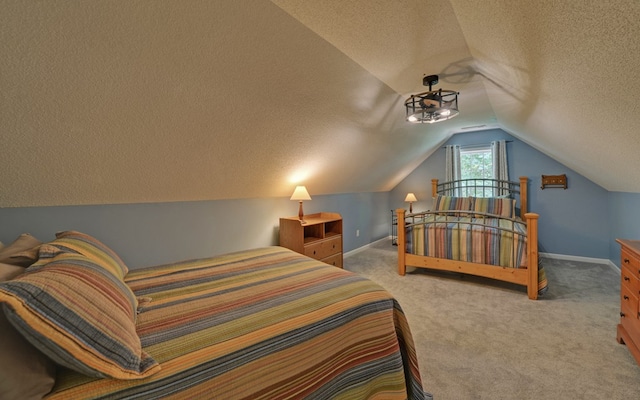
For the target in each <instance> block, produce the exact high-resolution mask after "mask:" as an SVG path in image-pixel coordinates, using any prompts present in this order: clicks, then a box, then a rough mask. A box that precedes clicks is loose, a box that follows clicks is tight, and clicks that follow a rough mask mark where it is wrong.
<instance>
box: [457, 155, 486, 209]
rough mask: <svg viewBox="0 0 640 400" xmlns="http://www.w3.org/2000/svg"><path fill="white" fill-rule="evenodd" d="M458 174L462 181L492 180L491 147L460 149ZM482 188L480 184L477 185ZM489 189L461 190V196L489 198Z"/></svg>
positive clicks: (471, 188)
mask: <svg viewBox="0 0 640 400" xmlns="http://www.w3.org/2000/svg"><path fill="white" fill-rule="evenodd" d="M460 172H461V178H462V179H491V178H493V156H492V153H491V146H483V147H474V148H469V149H460ZM477 184H478V186H482V182H478V183H477ZM492 190H493V189H491V188H486V189H484V191H482V190H481V189H479V188H478V189H476V188H475V187H467V188H462V196H476V197H490V196H491V194H492Z"/></svg>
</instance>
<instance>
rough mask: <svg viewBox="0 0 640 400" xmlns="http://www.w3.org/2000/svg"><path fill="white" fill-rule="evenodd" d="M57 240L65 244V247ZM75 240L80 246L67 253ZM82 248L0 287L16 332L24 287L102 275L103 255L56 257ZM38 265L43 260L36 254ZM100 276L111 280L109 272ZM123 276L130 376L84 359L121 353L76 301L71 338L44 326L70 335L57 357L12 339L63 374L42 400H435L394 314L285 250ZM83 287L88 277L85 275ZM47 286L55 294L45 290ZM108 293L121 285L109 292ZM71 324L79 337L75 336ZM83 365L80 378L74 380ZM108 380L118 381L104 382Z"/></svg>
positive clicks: (33, 330)
mask: <svg viewBox="0 0 640 400" xmlns="http://www.w3.org/2000/svg"><path fill="white" fill-rule="evenodd" d="M61 239H62V241H63V242H64V241H65V240H66V241H67V242H66V243H60V242H59V241H60V240H61ZM70 240H71V241H74V240H75V244H73V243H72V245H70V244H69V243H71V241H70ZM86 240H87V239H86V237H85V236H80V234H76V233H72V234H71V235H67V236H66V237H62V238H59V239H58V243H57V244H56V243H55V241H54V242H53V243H54V245H55V246H57V249H59V250H60V249H61V252H59V251H57V250H56V251H51V247H50V246H49V245H47V246H43V247H44V248H48V249H49V251H48V254H45V257H44V258H42V257H41V260H40V261H38V262H36V264H35V265H33V266H32V267H30V268H28V269H27V273H26V274H24V275H22V276H21V277H18V278H16V279H14V280H11V281H9V282H5V283H2V284H0V295H1V296H2V297H0V300H2V301H5V302H6V305H8V307H5V309H6V310H8V312H7V315H8V316H9V317H10V318H9V319H10V320H11V321H12V323H14V325H17V326H20V325H21V322H19V321H23V322H24V321H26V323H27V324H30V323H31V322H32V321H30V320H29V317H28V316H27V314H28V313H29V312H33V311H29V310H27V311H24V310H22V309H21V306H20V305H19V304H18V303H19V302H23V301H27V302H28V303H33V304H34V307H37V304H36V303H38V302H37V300H35V299H29V296H30V295H24V294H21V291H24V290H26V291H30V290H31V289H29V286H34V287H35V286H37V284H38V283H37V282H34V279H33V277H35V276H37V275H36V274H37V273H39V272H42V271H44V270H46V269H53V270H55V269H57V270H58V271H59V272H60V273H62V274H67V273H74V272H73V271H77V270H82V269H83V268H88V269H91V270H92V271H93V272H95V271H96V270H99V269H100V267H99V266H96V265H95V264H97V262H96V260H97V259H98V258H100V257H102V256H104V254H101V255H100V256H99V257H95V256H91V255H89V256H87V257H81V256H78V255H77V254H71V255H69V254H63V253H65V252H67V251H68V252H71V253H75V252H76V251H78V249H80V250H79V251H80V252H81V253H82V252H84V246H85V243H84V242H85V241H86ZM78 243H81V244H80V245H77V244H78ZM76 245H77V246H76ZM74 246H75V247H74ZM92 251H93V250H92ZM40 253H41V255H43V250H40ZM61 257H62V258H61ZM43 259H45V260H46V261H42V260H43ZM78 259H80V260H81V262H79V261H78ZM65 265H67V266H66V267H65ZM104 269H106V270H110V271H111V270H113V269H114V268H113V265H108V266H106V267H105V268H104ZM116 269H117V268H116ZM53 270H52V271H51V272H50V273H53V272H54V271H53ZM100 274H101V277H99V278H95V279H96V281H95V282H92V281H91V279H93V278H87V279H88V280H86V282H87V283H89V284H90V285H91V286H104V287H107V285H106V284H104V285H103V284H101V283H96V282H99V280H100V279H102V276H103V275H105V274H106V273H105V272H104V271H102V270H101V271H100ZM29 275H32V279H31V281H29V278H28V277H29ZM116 275H117V274H116ZM123 275H124V278H123V279H122V282H123V283H124V286H123V289H122V290H126V288H130V289H131V290H132V293H133V294H134V296H135V298H134V300H135V302H136V303H137V304H136V307H135V309H134V310H137V315H134V316H133V317H132V318H133V320H134V322H133V323H134V324H135V332H136V334H137V335H138V337H139V341H140V348H139V353H138V354H139V355H140V357H139V358H137V357H130V360H128V361H131V358H134V359H135V360H134V364H136V363H137V364H136V365H134V367H133V368H125V367H126V366H123V364H126V362H127V360H125V361H122V360H117V357H114V358H116V360H115V361H114V365H115V367H114V365H109V366H107V368H103V366H102V365H99V363H100V362H103V361H104V360H102V361H98V362H95V360H93V359H92V358H91V356H93V355H94V354H95V353H101V354H100V357H105V352H104V351H103V350H101V349H100V347H101V346H102V347H106V348H110V351H113V349H114V348H116V347H118V346H119V345H120V343H118V342H119V341H120V338H119V337H110V332H111V331H112V330H113V331H115V329H116V328H115V327H112V326H110V323H109V322H104V321H105V320H107V318H111V316H112V313H114V312H115V311H114V310H110V311H104V315H100V313H101V312H100V310H99V309H93V308H90V307H89V306H85V304H84V303H82V302H80V301H77V300H75V301H71V302H70V304H67V307H68V308H74V310H73V312H74V313H76V314H77V315H76V316H75V317H68V316H66V317H65V316H58V318H60V319H61V320H64V319H67V321H62V322H60V325H61V326H65V325H67V324H68V325H69V326H66V327H63V328H60V327H59V326H58V322H53V323H51V324H50V325H51V326H54V327H55V329H67V330H71V331H72V332H71V333H70V334H68V335H66V336H64V338H63V340H58V339H55V340H56V342H57V345H55V346H50V345H48V344H43V343H42V340H40V339H42V338H43V337H44V338H45V339H47V338H46V336H47V335H48V333H46V331H43V330H42V329H41V328H40V327H39V326H37V324H38V322H33V324H32V325H34V326H31V327H24V326H22V327H21V328H20V329H19V330H20V331H23V330H24V332H22V333H23V334H25V336H27V337H30V341H31V342H32V343H34V344H36V346H37V347H38V348H40V349H41V350H44V351H45V352H46V353H47V354H49V355H50V356H51V357H53V358H54V359H55V360H56V361H57V362H58V363H59V364H63V365H66V366H67V367H66V368H65V367H58V371H57V377H56V379H55V386H54V388H53V391H52V392H51V393H50V394H49V396H47V398H50V399H65V400H66V399H80V398H83V399H84V398H136V399H138V398H140V399H158V398H163V399H165V398H181V399H185V398H207V399H283V398H317V399H329V398H331V399H335V398H343V399H365V398H380V399H407V398H409V399H423V398H430V395H428V394H425V393H424V392H423V390H422V384H421V380H420V373H419V369H418V364H417V360H416V354H415V348H414V344H413V340H412V337H411V333H410V330H409V326H408V325H407V321H406V318H405V316H404V314H403V312H402V310H401V308H400V306H399V305H398V303H397V302H396V300H395V299H394V298H393V297H391V295H390V294H389V293H388V292H386V291H385V290H384V289H382V288H381V287H380V286H378V285H376V284H375V283H373V282H372V281H370V280H368V279H366V278H363V277H360V276H358V275H356V274H353V273H350V272H348V271H345V270H342V269H339V268H335V267H332V266H329V265H327V264H324V263H321V262H319V261H316V260H313V259H311V258H308V257H306V256H303V255H300V254H298V253H295V252H293V251H290V250H288V249H285V248H282V247H267V248H260V249H254V250H248V251H243V252H237V253H232V254H227V255H223V256H219V257H214V258H207V259H199V260H192V261H186V262H182V263H177V264H171V265H165V266H157V267H152V268H145V269H137V270H132V271H129V272H128V273H126V274H123ZM25 276H26V277H27V278H26V279H25ZM87 276H89V277H91V276H92V275H91V273H89V272H87ZM64 279H67V278H64ZM83 279H84V278H83ZM48 282H49V284H53V283H52V282H53V280H51V279H48ZM114 287H119V284H118V283H117V282H116V283H115V284H114V286H113V287H110V288H107V289H105V291H106V292H111V291H113V290H115V289H114ZM49 289H50V288H49ZM50 290H51V291H52V292H54V291H55V290H54V289H50ZM36 291H37V289H34V290H33V292H34V293H35V292H36ZM21 296H22V298H20V299H19V300H16V298H19V297H21ZM54 296H55V294H54ZM64 296H66V295H64ZM64 296H61V297H64ZM126 297H127V296H124V297H122V298H126ZM24 298H27V300H24ZM84 300H85V301H87V302H91V301H90V300H89V299H87V298H85V299H84ZM116 303H117V304H118V306H117V307H121V308H123V309H125V311H126V309H127V308H128V307H127V306H124V305H123V301H116ZM63 311H64V310H63ZM66 311H69V310H66ZM62 314H64V312H62ZM134 314H135V312H134ZM78 315H80V316H81V319H84V320H86V321H83V324H85V325H86V326H82V325H79V324H78V321H77V320H75V322H73V323H71V322H69V321H72V320H74V318H76V317H77V316H78ZM107 316H108V317H107ZM51 318H54V317H53V316H51V315H49V316H45V319H51ZM73 324H76V325H79V326H78V327H77V328H73V326H71V325H73ZM101 324H103V325H105V326H103V327H102V329H103V330H104V331H103V332H101V333H99V336H100V340H98V342H99V343H97V345H96V346H95V348H91V344H86V343H81V342H83V341H84V339H82V338H83V336H82V335H83V332H82V331H87V330H92V329H97V327H100V326H101ZM87 326H88V327H89V328H87ZM74 329H75V331H73V330H74ZM38 331H39V332H38ZM43 332H44V333H43ZM56 335H57V333H51V336H52V337H55V336H56ZM74 336H75V337H77V338H80V339H78V340H75V343H73V344H72V345H71V344H69V343H68V342H69V341H73V339H74V338H73V337H74ZM34 338H35V339H34ZM88 340H90V339H88ZM78 343H79V344H78ZM47 347H49V348H47ZM65 347H66V348H67V349H66V351H68V352H69V353H68V354H61V353H60V348H65ZM133 347H135V346H133ZM107 355H108V354H107ZM69 357H72V358H73V359H72V360H70V359H69ZM125 358H127V357H125ZM78 363H79V364H81V365H82V364H84V365H85V367H87V369H86V370H82V367H80V368H78V367H77V365H78ZM129 367H130V366H129ZM74 369H75V370H74ZM78 370H81V371H82V372H78ZM105 371H106V372H105ZM110 371H111V372H110ZM109 374H112V375H113V374H116V375H119V377H118V378H117V379H116V378H113V377H111V376H104V375H109ZM90 375H93V376H90ZM100 376H104V377H100Z"/></svg>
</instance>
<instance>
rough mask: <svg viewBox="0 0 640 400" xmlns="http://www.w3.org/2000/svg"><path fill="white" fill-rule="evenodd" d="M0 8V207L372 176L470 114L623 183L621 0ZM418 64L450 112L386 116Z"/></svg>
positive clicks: (626, 119) (625, 76) (232, 192)
mask: <svg viewBox="0 0 640 400" xmlns="http://www.w3.org/2000/svg"><path fill="white" fill-rule="evenodd" d="M0 9H2V13H0V138H1V140H2V145H1V146H0V157H1V159H2V161H3V163H4V165H5V168H4V169H3V171H4V173H3V174H0V188H1V189H0V207H21V206H40V205H78V204H110V203H138V202H162V201H188V200H209V199H232V198H254V197H279V196H288V195H290V193H291V191H292V188H293V186H294V184H295V183H298V182H302V183H304V184H306V185H307V187H308V188H309V191H310V192H311V194H312V196H313V195H314V194H327V193H351V192H369V191H386V190H390V189H392V188H393V187H394V186H395V185H396V184H397V183H398V182H399V181H400V180H402V179H403V178H404V177H405V176H406V175H407V174H408V173H409V172H411V171H412V170H413V168H415V167H416V166H417V165H419V164H420V163H421V162H422V161H423V160H424V159H425V158H426V157H428V156H429V155H430V154H431V153H432V152H433V151H435V149H437V148H438V147H439V146H440V145H441V144H442V143H443V141H445V140H446V139H447V138H448V137H449V136H450V135H451V134H453V133H455V132H458V131H460V130H461V129H462V128H464V127H469V126H479V125H480V126H485V127H501V128H503V129H505V130H506V131H507V132H509V133H510V134H512V135H514V136H515V137H518V138H519V139H521V140H523V141H525V142H527V143H528V144H530V145H531V146H533V147H535V148H537V149H538V150H540V151H542V152H544V153H546V154H548V155H549V156H551V157H553V158H555V159H557V160H558V161H560V162H562V163H564V164H565V165H567V166H568V167H570V168H572V169H574V170H575V171H577V172H579V173H581V174H582V175H584V176H585V177H587V178H589V179H591V180H592V181H594V182H595V183H597V184H599V185H601V186H602V187H604V188H605V189H607V190H611V191H628V192H640V174H638V173H637V172H636V171H638V170H639V169H640V168H639V167H640V161H639V157H638V156H637V155H638V153H639V152H640V134H639V132H638V128H639V127H640V113H639V112H638V111H639V110H638V106H637V104H638V103H637V101H636V97H637V93H639V92H640V76H639V75H640V69H639V68H638V67H637V66H638V65H639V63H640V49H639V47H640V44H639V41H638V38H639V37H640V22H639V21H640V2H638V1H637V0H629V1H616V2H602V1H584V0H580V1H579V0H572V1H563V2H558V1H552V0H548V1H544V0H536V1H525V0H518V1H513V0H503V1H490V0H483V1H480V0H478V1H469V0H451V1H444V0H443V1H436V0H431V1H418V0H413V1H410V0H398V1H392V2H391V1H382V0H367V1H364V0H350V1H338V0H335V1H333V0H325V1H304V2H303V1H300V0H273V1H266V0H262V1H251V2H245V1H232V0H225V1H222V0H217V1H208V0H201V1H194V0H187V1H180V2H174V1H149V2H130V1H124V0H122V1H91V2H82V1H56V2H25V1H22V0H0ZM426 74H439V75H440V84H439V85H438V87H442V88H446V89H454V90H458V91H460V93H461V94H460V109H461V113H460V116H459V117H458V118H455V119H453V120H450V121H446V122H444V123H440V124H434V125H411V124H407V123H405V122H404V110H403V106H402V102H403V100H404V98H406V97H407V96H408V95H409V94H410V93H414V92H418V91H423V90H424V89H425V88H424V86H422V77H423V76H424V75H426Z"/></svg>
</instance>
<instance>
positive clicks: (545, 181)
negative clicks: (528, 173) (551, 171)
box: [540, 174, 567, 189]
mask: <svg viewBox="0 0 640 400" xmlns="http://www.w3.org/2000/svg"><path fill="white" fill-rule="evenodd" d="M544 188H563V189H566V188H567V175H566V174H562V175H542V186H540V189H544Z"/></svg>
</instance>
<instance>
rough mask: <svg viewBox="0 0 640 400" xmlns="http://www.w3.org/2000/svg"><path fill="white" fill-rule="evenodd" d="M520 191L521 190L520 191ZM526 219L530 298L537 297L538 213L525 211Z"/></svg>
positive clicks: (528, 290)
mask: <svg viewBox="0 0 640 400" xmlns="http://www.w3.org/2000/svg"><path fill="white" fill-rule="evenodd" d="M521 193H522V192H521ZM524 217H525V219H526V221H527V258H528V259H527V269H528V273H529V274H528V275H529V279H528V281H529V283H528V284H527V295H528V296H529V298H530V299H531V300H536V299H537V298H538V217H539V216H538V214H536V213H526V214H525V215H524Z"/></svg>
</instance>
